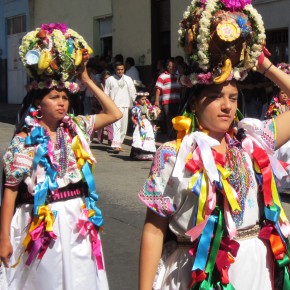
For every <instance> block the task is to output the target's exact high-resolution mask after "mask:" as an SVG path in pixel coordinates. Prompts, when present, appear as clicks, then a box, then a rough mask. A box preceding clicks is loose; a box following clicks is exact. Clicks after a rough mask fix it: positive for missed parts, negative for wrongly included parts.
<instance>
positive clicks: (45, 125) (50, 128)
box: [39, 120, 59, 133]
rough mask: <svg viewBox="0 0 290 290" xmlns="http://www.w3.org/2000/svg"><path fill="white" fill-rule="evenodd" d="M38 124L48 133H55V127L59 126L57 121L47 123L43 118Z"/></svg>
mask: <svg viewBox="0 0 290 290" xmlns="http://www.w3.org/2000/svg"><path fill="white" fill-rule="evenodd" d="M39 124H40V125H41V126H43V128H44V129H45V130H47V132H48V133H55V132H56V129H57V127H58V126H59V122H53V123H51V122H49V123H47V122H45V121H43V120H40V121H39Z"/></svg>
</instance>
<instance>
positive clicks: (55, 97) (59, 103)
mask: <svg viewBox="0 0 290 290" xmlns="http://www.w3.org/2000/svg"><path fill="white" fill-rule="evenodd" d="M37 107H38V108H39V109H40V110H41V113H42V115H43V118H42V121H43V122H58V121H60V120H62V118H63V117H64V116H65V115H66V113H67V111H68V107H69V98H68V96H67V93H66V91H60V90H54V89H53V90H51V91H50V92H49V93H48V94H47V95H46V96H45V97H44V98H43V99H42V100H41V101H40V102H39V103H38V104H37Z"/></svg>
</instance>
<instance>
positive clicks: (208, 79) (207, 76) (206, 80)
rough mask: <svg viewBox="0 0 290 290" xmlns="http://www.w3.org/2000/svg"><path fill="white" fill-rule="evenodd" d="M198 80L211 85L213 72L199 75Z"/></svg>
mask: <svg viewBox="0 0 290 290" xmlns="http://www.w3.org/2000/svg"><path fill="white" fill-rule="evenodd" d="M197 82H198V83H199V84H203V85H211V84H212V82H213V79H212V75H211V73H210V72H208V73H206V74H199V75H197Z"/></svg>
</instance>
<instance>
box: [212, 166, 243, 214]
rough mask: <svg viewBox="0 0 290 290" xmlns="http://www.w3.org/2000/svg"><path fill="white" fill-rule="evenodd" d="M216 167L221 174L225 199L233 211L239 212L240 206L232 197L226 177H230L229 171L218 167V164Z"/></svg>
mask: <svg viewBox="0 0 290 290" xmlns="http://www.w3.org/2000/svg"><path fill="white" fill-rule="evenodd" d="M216 167H217V169H218V171H219V172H220V174H221V177H222V180H221V181H222V184H223V188H224V192H225V194H226V196H227V199H228V202H229V204H230V206H231V209H232V210H233V211H237V210H238V211H241V208H240V206H239V204H238V202H237V200H236V198H235V196H234V193H233V191H232V189H231V186H230V184H229V181H228V177H229V176H230V175H231V172H230V171H229V170H227V169H225V168H223V167H222V166H220V165H218V164H217V166H216Z"/></svg>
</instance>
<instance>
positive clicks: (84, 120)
mask: <svg viewBox="0 0 290 290" xmlns="http://www.w3.org/2000/svg"><path fill="white" fill-rule="evenodd" d="M75 118H76V121H77V123H78V126H79V127H80V129H81V130H82V131H83V132H84V133H85V134H84V135H85V138H86V140H87V141H88V142H89V141H90V135H91V134H92V132H93V128H94V124H95V121H96V116H95V115H92V116H77V117H75ZM34 122H35V124H34V125H35V126H39V124H38V123H37V122H36V121H34ZM71 139H72V138H71V136H70V134H69V133H68V132H67V131H66V133H65V142H67V144H70V143H71ZM53 150H54V155H55V159H56V160H59V156H60V149H59V148H57V149H56V148H53ZM67 150H68V151H67V156H66V157H67V159H68V160H67V170H66V172H65V174H64V176H63V177H62V178H60V177H58V176H57V178H56V180H57V183H58V186H59V188H62V187H65V186H67V185H68V184H69V183H77V182H78V181H80V180H81V179H82V175H81V173H80V170H79V169H78V168H77V163H76V157H75V154H74V152H73V150H72V147H71V146H67ZM34 154H35V147H34V146H27V145H25V138H23V137H20V136H17V135H16V136H14V138H13V139H12V140H11V143H10V145H9V147H8V149H7V151H6V153H5V154H4V156H3V162H4V171H5V175H6V183H5V185H6V186H15V185H18V184H19V183H20V182H21V181H25V179H26V178H27V177H31V174H32V162H33V158H34ZM39 170H42V172H39V174H38V178H41V176H43V177H44V175H45V172H44V170H43V168H39Z"/></svg>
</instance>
